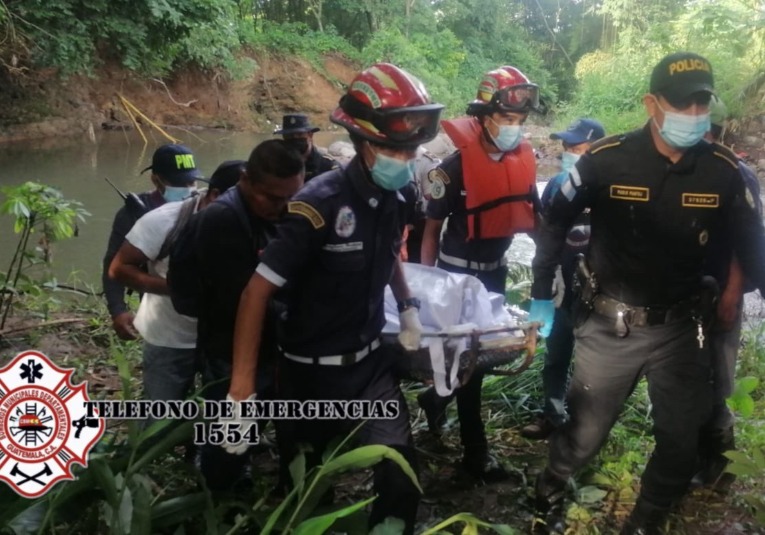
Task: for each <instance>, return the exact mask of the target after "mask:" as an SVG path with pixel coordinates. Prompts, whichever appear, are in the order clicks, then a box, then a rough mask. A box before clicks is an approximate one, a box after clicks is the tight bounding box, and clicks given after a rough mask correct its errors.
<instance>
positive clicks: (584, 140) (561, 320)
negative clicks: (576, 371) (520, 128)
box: [521, 117, 606, 440]
mask: <svg viewBox="0 0 765 535" xmlns="http://www.w3.org/2000/svg"><path fill="white" fill-rule="evenodd" d="M605 135H606V132H605V130H604V129H603V125H602V124H600V123H599V122H598V121H596V120H595V119H589V118H586V117H584V118H580V119H577V120H576V121H574V122H573V123H571V125H570V126H569V127H568V128H567V129H566V130H565V131H563V132H554V133H552V134H550V139H559V140H560V141H561V143H562V144H563V152H562V153H561V171H560V173H558V174H557V175H555V176H554V177H552V178H551V179H550V181H549V182H548V183H547V186H546V187H545V190H544V192H543V193H542V206H543V207H545V206H547V205H548V204H549V203H550V201H551V200H552V198H553V197H554V196H555V193H556V192H557V191H558V190H559V189H560V187H561V185H562V184H563V181H564V180H566V179H568V173H569V171H571V169H572V168H573V167H574V165H575V164H576V162H577V161H578V160H579V158H580V157H581V156H582V154H584V153H585V152H587V150H588V149H589V148H590V146H591V145H592V144H593V143H594V142H595V141H597V140H599V139H600V138H602V137H603V136H605ZM586 212H587V211H586V210H585V211H584V212H582V213H581V214H580V216H579V217H578V218H577V220H576V221H575V222H574V226H573V227H571V229H570V230H569V232H568V235H567V236H566V246H565V247H564V249H563V261H562V263H561V268H560V270H559V271H558V272H556V276H555V281H556V285H555V287H556V294H555V323H554V328H553V330H552V331H551V332H550V336H548V337H547V340H546V344H545V345H546V346H547V353H545V365H544V369H543V370H542V385H543V388H544V411H543V414H542V415H541V416H538V417H537V418H535V419H534V420H533V421H532V422H531V423H529V424H528V425H526V426H525V427H524V428H523V429H521V435H522V436H524V437H526V438H530V439H534V440H541V439H545V438H547V437H548V436H550V433H552V431H553V429H555V428H556V427H559V426H560V425H562V424H564V423H565V422H566V420H567V419H568V414H567V413H566V407H565V399H566V391H567V389H568V372H569V368H570V367H571V358H572V357H573V354H574V327H573V325H572V323H571V315H570V309H571V303H572V301H573V287H574V284H573V282H574V280H573V279H574V268H575V264H576V257H577V255H578V254H584V253H585V252H587V245H588V244H589V242H590V216H589V214H588V213H586Z"/></svg>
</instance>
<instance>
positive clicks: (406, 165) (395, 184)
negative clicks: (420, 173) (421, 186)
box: [372, 152, 414, 191]
mask: <svg viewBox="0 0 765 535" xmlns="http://www.w3.org/2000/svg"><path fill="white" fill-rule="evenodd" d="M372 180H373V181H374V183H375V184H377V185H378V186H380V187H381V188H382V189H387V190H389V191H396V190H399V189H401V188H403V187H404V186H406V185H407V184H408V183H409V182H411V181H412V180H414V160H399V159H397V158H391V157H390V156H386V155H384V154H380V153H379V152H376V153H375V163H374V165H373V166H372Z"/></svg>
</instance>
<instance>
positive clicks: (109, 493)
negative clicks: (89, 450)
mask: <svg viewBox="0 0 765 535" xmlns="http://www.w3.org/2000/svg"><path fill="white" fill-rule="evenodd" d="M88 471H90V472H91V474H92V475H93V478H95V480H96V481H97V483H98V486H99V487H100V488H101V490H102V491H103V492H104V495H105V497H106V501H107V503H109V505H111V506H112V507H117V503H118V502H119V489H118V488H117V483H116V481H115V479H114V473H113V472H112V469H111V467H110V466H109V465H108V464H107V463H106V460H105V459H94V460H92V461H90V464H89V465H88Z"/></svg>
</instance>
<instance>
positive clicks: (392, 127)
mask: <svg viewBox="0 0 765 535" xmlns="http://www.w3.org/2000/svg"><path fill="white" fill-rule="evenodd" d="M340 107H341V108H342V109H343V111H345V112H346V113H347V114H348V115H350V116H351V117H353V118H355V119H359V120H362V121H366V122H368V123H369V124H371V125H372V126H373V127H374V128H375V129H377V131H378V132H379V134H381V135H383V136H385V137H386V138H387V139H388V140H389V141H391V142H393V143H397V144H407V145H419V144H421V143H426V142H428V141H430V140H432V139H433V138H434V137H436V134H438V125H439V120H440V118H441V111H442V110H443V108H444V107H443V105H441V104H424V105H421V106H414V107H411V108H391V109H370V108H368V107H366V106H364V105H363V104H361V103H360V102H359V101H357V100H356V99H355V98H353V97H351V96H346V97H343V99H341V101H340Z"/></svg>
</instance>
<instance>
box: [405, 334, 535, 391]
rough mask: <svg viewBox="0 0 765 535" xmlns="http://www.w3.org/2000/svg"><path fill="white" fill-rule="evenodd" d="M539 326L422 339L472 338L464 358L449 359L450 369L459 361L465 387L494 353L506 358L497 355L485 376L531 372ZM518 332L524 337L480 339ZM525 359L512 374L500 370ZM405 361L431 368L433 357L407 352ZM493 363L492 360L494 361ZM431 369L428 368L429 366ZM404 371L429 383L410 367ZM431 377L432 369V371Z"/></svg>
mask: <svg viewBox="0 0 765 535" xmlns="http://www.w3.org/2000/svg"><path fill="white" fill-rule="evenodd" d="M539 326H540V324H539V323H538V322H531V323H523V324H520V325H516V326H512V327H492V328H489V329H483V330H480V329H476V330H473V331H472V332H466V333H459V334H450V333H423V334H422V336H423V338H426V337H431V338H433V337H435V338H444V339H448V340H455V339H458V338H464V337H469V338H470V341H469V345H468V349H466V350H465V351H464V352H462V354H460V355H459V356H457V355H453V354H451V355H450V357H449V358H448V360H449V362H448V363H447V367H449V366H451V364H452V362H453V359H454V358H459V359H460V367H459V369H460V372H459V373H460V383H461V384H466V383H467V382H468V381H469V380H470V377H471V376H472V375H473V373H474V372H475V370H476V368H477V367H479V366H480V367H481V368H483V367H484V366H481V362H480V361H481V358H482V357H484V356H490V355H492V353H497V352H500V353H506V355H498V356H497V357H496V360H497V362H496V363H494V362H493V361H492V362H490V363H489V365H488V366H486V369H485V370H484V372H485V373H487V374H491V375H504V376H511V375H517V374H519V373H522V372H524V371H525V370H527V369H528V368H529V366H530V365H531V363H532V362H533V360H534V355H535V354H536V348H537V331H538V329H539ZM517 331H523V333H524V336H523V337H519V336H505V337H501V338H491V339H489V340H483V341H482V340H481V337H485V336H487V335H496V334H500V333H510V332H517ZM524 352H525V355H524V357H523V360H522V362H521V363H520V365H518V366H516V367H514V368H512V369H509V370H501V369H497V366H502V365H505V364H509V363H511V362H513V361H515V360H517V359H518V357H519V356H520V354H521V353H524ZM401 354H402V358H408V359H412V358H413V357H415V356H417V357H418V358H422V359H427V362H428V364H430V355H429V350H428V348H420V349H418V350H417V351H409V352H407V351H404V350H401ZM465 357H466V358H467V366H463V364H462V361H463V359H465ZM492 360H493V359H492ZM428 367H429V366H428ZM402 368H403V369H407V368H408V369H409V371H410V373H411V375H410V376H411V378H412V379H415V380H421V381H428V379H424V378H423V375H419V376H417V375H416V374H415V372H413V371H412V368H413V367H411V366H409V367H407V366H406V365H404V366H402ZM425 368H426V367H425V366H421V367H419V368H418V369H420V370H422V369H425ZM431 373H432V369H431Z"/></svg>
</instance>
